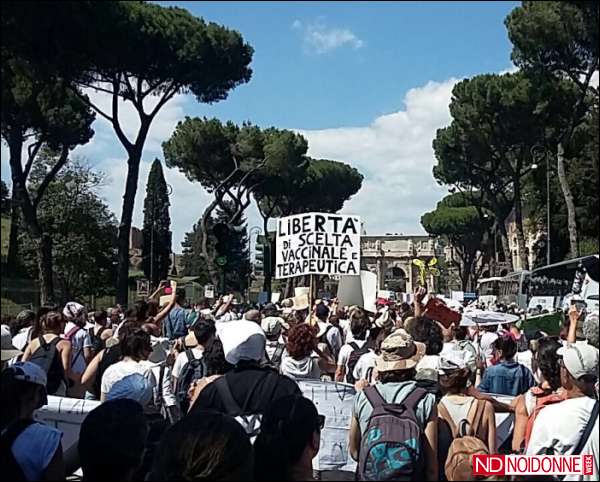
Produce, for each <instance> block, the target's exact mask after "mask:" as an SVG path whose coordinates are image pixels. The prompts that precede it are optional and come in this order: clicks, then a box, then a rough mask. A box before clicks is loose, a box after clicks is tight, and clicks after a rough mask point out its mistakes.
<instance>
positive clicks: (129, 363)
mask: <svg viewBox="0 0 600 482" xmlns="http://www.w3.org/2000/svg"><path fill="white" fill-rule="evenodd" d="M152 368H153V364H152V363H150V362H149V361H145V360H142V361H140V362H136V361H133V360H123V361H120V362H117V363H115V364H114V365H111V366H109V367H108V368H107V369H106V371H105V372H104V375H102V382H101V384H100V390H101V391H102V393H106V394H108V393H109V392H110V389H111V388H112V387H113V385H114V384H115V383H117V382H118V381H119V380H122V379H123V378H125V377H126V376H129V375H133V374H134V373H139V374H140V375H143V376H144V377H145V378H147V379H148V381H149V382H150V384H151V385H152V390H153V391H154V390H155V389H156V383H157V382H156V378H155V376H154V373H153V372H152Z"/></svg>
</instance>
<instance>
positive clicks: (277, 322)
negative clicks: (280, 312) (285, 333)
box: [260, 316, 289, 336]
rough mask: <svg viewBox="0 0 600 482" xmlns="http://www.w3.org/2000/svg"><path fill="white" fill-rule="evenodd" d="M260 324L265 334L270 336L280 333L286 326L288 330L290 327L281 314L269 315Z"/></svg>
mask: <svg viewBox="0 0 600 482" xmlns="http://www.w3.org/2000/svg"><path fill="white" fill-rule="evenodd" d="M260 326H261V327H262V329H263V330H264V332H265V334H266V335H269V336H275V335H279V334H280V333H281V329H282V328H285V329H286V330H287V329H288V328H289V325H288V324H287V323H286V322H285V321H284V320H283V318H280V317H279V316H267V317H266V318H263V320H262V322H261V324H260Z"/></svg>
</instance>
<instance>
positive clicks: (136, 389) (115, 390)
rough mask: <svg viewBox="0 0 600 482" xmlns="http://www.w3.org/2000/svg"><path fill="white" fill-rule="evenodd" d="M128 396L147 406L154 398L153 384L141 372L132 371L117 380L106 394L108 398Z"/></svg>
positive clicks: (115, 398) (114, 398)
mask: <svg viewBox="0 0 600 482" xmlns="http://www.w3.org/2000/svg"><path fill="white" fill-rule="evenodd" d="M121 398H127V399H129V400H135V401H136V402H138V403H139V404H140V405H142V407H145V406H146V405H148V404H149V403H150V401H151V400H152V385H151V384H150V382H149V381H148V379H147V378H146V377H144V375H142V374H141V373H132V374H131V375H127V376H126V377H123V378H121V380H119V381H118V382H116V383H115V384H114V385H113V386H112V387H111V389H110V391H109V392H108V393H107V394H106V399H107V400H117V399H121Z"/></svg>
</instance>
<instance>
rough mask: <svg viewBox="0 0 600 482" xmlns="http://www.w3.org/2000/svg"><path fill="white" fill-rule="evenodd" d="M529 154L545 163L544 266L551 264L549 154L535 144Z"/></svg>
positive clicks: (546, 150) (544, 148)
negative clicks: (543, 160)
mask: <svg viewBox="0 0 600 482" xmlns="http://www.w3.org/2000/svg"><path fill="white" fill-rule="evenodd" d="M531 154H532V156H533V159H534V160H538V161H541V160H542V159H543V158H545V161H546V264H551V262H552V252H551V251H550V247H551V245H550V227H551V213H550V152H549V151H548V149H546V147H544V146H542V145H540V144H536V145H535V146H533V147H532V148H531Z"/></svg>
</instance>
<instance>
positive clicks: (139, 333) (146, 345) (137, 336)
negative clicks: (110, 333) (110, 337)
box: [119, 328, 152, 361]
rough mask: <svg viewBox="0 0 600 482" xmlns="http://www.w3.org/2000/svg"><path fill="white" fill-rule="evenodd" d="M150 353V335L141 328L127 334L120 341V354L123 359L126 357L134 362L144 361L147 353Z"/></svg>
mask: <svg viewBox="0 0 600 482" xmlns="http://www.w3.org/2000/svg"><path fill="white" fill-rule="evenodd" d="M119 334H120V330H119ZM151 351H152V343H151V342H150V335H149V334H148V333H147V332H146V331H144V330H142V329H141V328H138V329H136V330H135V331H133V332H131V333H129V334H128V335H127V336H126V337H125V339H124V340H122V341H121V353H122V355H123V356H124V357H126V356H128V357H131V358H133V359H134V360H136V361H140V360H144V359H146V358H147V355H148V353H147V352H151Z"/></svg>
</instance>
